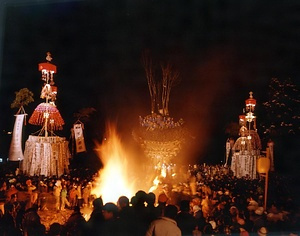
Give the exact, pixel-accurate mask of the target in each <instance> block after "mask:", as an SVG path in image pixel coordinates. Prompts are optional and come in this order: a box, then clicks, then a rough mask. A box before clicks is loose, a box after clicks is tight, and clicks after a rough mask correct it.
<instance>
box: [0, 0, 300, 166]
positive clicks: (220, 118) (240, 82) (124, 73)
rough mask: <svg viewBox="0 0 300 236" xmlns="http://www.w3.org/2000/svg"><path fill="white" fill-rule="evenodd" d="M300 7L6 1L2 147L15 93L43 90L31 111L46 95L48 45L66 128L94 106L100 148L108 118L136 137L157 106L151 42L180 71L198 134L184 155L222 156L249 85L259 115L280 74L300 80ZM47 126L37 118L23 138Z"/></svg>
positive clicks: (187, 113) (160, 58)
mask: <svg viewBox="0 0 300 236" xmlns="http://www.w3.org/2000/svg"><path fill="white" fill-rule="evenodd" d="M299 10H300V2H299V1H296V0H294V1H289V0H287V1H276V0H272V1H258V0H257V1H255V0H244V1H233V0H232V1H230V0H228V1H224V0H223V1H212V0H200V1H199V0H194V1H186V0H184V1H174V0H172V1H171V0H165V1H161V0H122V1H112V0H99V1H84V0H78V1H71V0H70V1H50V0H48V1H46V0H45V1H25V0H24V1H13V0H11V1H3V2H2V4H1V51H0V52H1V54H0V64H1V66H0V72H1V73H0V128H1V132H2V134H1V140H0V155H2V156H6V155H7V152H8V148H9V143H10V138H11V137H10V136H9V135H7V134H6V132H7V131H11V130H12V129H13V123H14V117H13V115H14V114H15V113H16V110H13V109H11V108H10V104H11V103H12V101H13V100H14V98H15V94H14V92H16V91H19V90H20V89H21V88H24V87H26V88H28V89H29V90H31V91H32V92H33V93H34V95H35V96H34V98H35V102H34V103H31V104H30V105H29V106H27V107H25V109H26V111H27V113H28V114H29V116H30V115H31V113H32V111H33V110H34V108H35V107H36V106H37V105H38V104H39V103H41V102H42V99H40V98H39V96H40V91H41V87H42V84H43V83H42V81H41V79H40V77H41V76H40V72H39V71H38V67H37V65H38V63H40V62H44V61H45V57H46V52H48V51H50V52H51V54H52V57H53V61H52V63H54V64H56V65H57V67H58V72H57V74H56V75H55V82H56V85H57V86H58V96H57V102H56V104H57V107H58V109H59V110H60V112H61V114H62V117H63V118H64V120H65V122H66V124H65V126H64V130H63V131H62V132H60V133H59V135H62V136H65V137H67V138H69V137H70V128H71V127H72V124H73V122H74V121H75V119H74V113H76V112H78V111H79V110H80V109H82V108H84V107H94V108H96V110H97V112H96V113H95V114H94V115H93V117H92V119H91V121H90V122H89V123H88V124H87V126H86V129H85V132H86V135H87V136H86V139H87V140H88V142H89V143H90V145H91V147H92V146H93V141H94V140H98V141H101V139H102V138H103V133H104V130H105V123H106V121H108V120H113V121H115V122H116V123H117V126H118V130H119V132H120V135H121V137H122V138H123V139H124V140H127V141H128V140H131V139H132V136H131V131H132V129H133V128H134V126H136V125H138V116H139V115H141V116H145V115H147V114H149V113H150V97H149V92H148V87H147V81H146V77H145V73H144V70H143V67H142V64H141V54H142V51H143V50H145V49H149V50H150V51H151V52H152V54H153V60H154V61H155V62H157V64H159V63H161V62H171V63H172V64H173V65H174V68H175V69H177V70H178V71H179V72H180V79H181V81H180V83H179V84H178V85H177V86H176V87H174V88H172V90H171V96H170V115H171V116H172V117H174V119H176V120H177V119H179V118H183V119H184V120H185V122H186V125H187V127H188V129H189V130H190V132H191V135H192V137H193V139H192V141H190V142H191V143H192V144H191V145H190V146H189V152H188V155H187V156H186V157H185V158H188V159H189V161H191V162H194V161H197V162H208V163H220V162H221V161H224V156H225V142H226V139H227V138H228V137H227V135H226V134H225V129H226V126H227V125H228V124H229V123H231V122H238V116H239V115H240V114H241V113H242V111H243V108H244V105H245V103H244V102H245V99H247V98H248V97H249V92H250V91H253V93H254V98H256V99H257V109H256V113H255V114H256V115H257V120H258V124H259V122H260V121H261V120H263V118H264V116H265V114H263V110H262V103H263V102H265V101H266V100H267V99H268V98H267V92H268V84H269V82H270V80H271V78H272V77H277V78H282V79H286V78H291V79H292V80H293V82H294V83H295V84H297V85H298V86H299V61H300V60H299V57H300V31H299V25H300V15H299ZM39 128H40V127H36V126H32V125H29V124H28V125H27V126H26V127H25V134H24V139H25V140H26V139H27V136H28V134H30V133H32V132H35V131H37V130H38V129H39ZM258 129H259V126H258ZM258 132H259V133H260V135H261V137H262V134H261V130H258ZM262 138H263V137H262ZM297 138H298V139H296V140H299V137H297ZM24 142H25V141H24ZM275 147H276V146H275ZM263 148H265V146H264V147H263ZM282 149H284V147H283V148H282ZM285 151H286V156H285V157H278V156H277V157H276V152H275V158H283V159H285V160H288V158H289V157H290V156H291V155H294V157H295V156H299V148H298V145H297V143H295V144H293V148H292V150H290V148H288V149H286V150H285ZM294 159H295V158H294ZM294 159H293V160H294ZM298 163H299V162H298ZM289 164H291V163H290V162H288V161H287V162H286V163H285V165H286V166H287V165H289Z"/></svg>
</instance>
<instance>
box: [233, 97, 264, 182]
mask: <svg viewBox="0 0 300 236" xmlns="http://www.w3.org/2000/svg"><path fill="white" fill-rule="evenodd" d="M249 95H250V96H249V98H248V99H246V100H245V105H246V107H245V108H246V109H245V114H242V115H240V116H239V124H240V133H239V135H240V137H239V138H238V139H237V140H236V142H235V143H234V145H233V148H232V150H233V156H232V163H231V170H232V171H233V173H234V175H235V176H236V177H238V178H241V177H244V176H248V177H249V178H251V179H255V178H256V175H257V173H256V160H257V158H258V157H259V155H260V150H261V140H260V137H259V135H258V133H257V128H256V116H255V114H254V110H255V106H256V99H254V98H253V92H249Z"/></svg>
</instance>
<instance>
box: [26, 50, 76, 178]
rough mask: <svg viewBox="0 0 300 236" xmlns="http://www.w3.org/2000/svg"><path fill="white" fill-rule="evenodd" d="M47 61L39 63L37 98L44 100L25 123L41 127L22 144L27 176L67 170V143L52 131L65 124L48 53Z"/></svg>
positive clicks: (68, 154)
mask: <svg viewBox="0 0 300 236" xmlns="http://www.w3.org/2000/svg"><path fill="white" fill-rule="evenodd" d="M46 60H47V61H46V62H42V63H39V64H38V70H39V71H41V73H42V81H43V82H44V84H43V86H42V90H41V95H40V98H42V99H43V100H44V101H43V102H42V103H40V104H39V105H38V106H37V107H36V108H35V110H34V111H33V113H32V115H31V117H30V118H29V121H28V123H29V124H32V125H38V126H42V128H41V129H40V130H39V131H38V135H29V138H28V140H27V141H26V143H25V151H24V161H23V165H22V170H23V172H24V173H25V174H27V175H31V176H33V175H44V176H53V175H55V176H61V175H62V174H64V173H66V172H68V171H69V170H68V166H69V158H70V156H71V155H70V151H69V147H68V145H69V142H68V141H66V138H65V137H59V136H57V135H56V134H55V133H54V131H56V130H62V129H63V125H64V124H65V122H64V120H63V118H62V117H61V115H60V112H59V110H58V109H57V107H56V104H55V101H56V95H57V87H56V86H55V83H54V74H55V73H56V72H57V68H56V65H54V64H52V63H51V61H52V57H51V54H50V52H48V53H47V57H46Z"/></svg>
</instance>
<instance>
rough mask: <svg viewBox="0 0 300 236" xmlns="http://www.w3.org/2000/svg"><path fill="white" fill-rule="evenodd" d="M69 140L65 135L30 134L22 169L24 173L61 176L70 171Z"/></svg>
mask: <svg viewBox="0 0 300 236" xmlns="http://www.w3.org/2000/svg"><path fill="white" fill-rule="evenodd" d="M68 144H69V142H68V141H66V139H65V138H64V137H57V136H54V137H40V136H33V135H30V136H29V138H28V140H27V141H26V144H25V151H24V160H23V163H22V170H23V172H24V174H27V175H30V176H33V175H44V176H53V175H55V176H61V175H63V174H64V173H65V172H68V171H69V168H68V166H69V159H70V157H71V155H70V151H69V147H68Z"/></svg>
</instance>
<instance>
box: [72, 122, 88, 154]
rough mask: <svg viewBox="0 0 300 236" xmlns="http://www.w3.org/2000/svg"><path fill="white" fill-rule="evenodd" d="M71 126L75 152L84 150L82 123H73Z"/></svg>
mask: <svg viewBox="0 0 300 236" xmlns="http://www.w3.org/2000/svg"><path fill="white" fill-rule="evenodd" d="M73 128H74V136H75V144H76V153H80V152H85V151H86V148H85V143H84V136H83V129H82V124H74V126H73Z"/></svg>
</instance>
